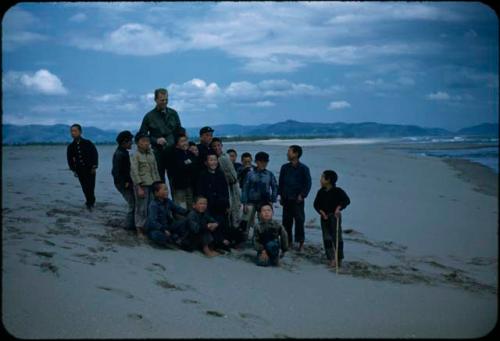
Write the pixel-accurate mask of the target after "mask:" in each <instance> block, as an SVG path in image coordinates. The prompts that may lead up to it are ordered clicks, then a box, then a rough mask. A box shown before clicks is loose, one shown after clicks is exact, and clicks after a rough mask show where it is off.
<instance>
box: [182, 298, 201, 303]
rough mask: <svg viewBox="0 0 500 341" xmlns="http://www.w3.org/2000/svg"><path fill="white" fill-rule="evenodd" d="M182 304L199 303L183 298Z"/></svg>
mask: <svg viewBox="0 0 500 341" xmlns="http://www.w3.org/2000/svg"><path fill="white" fill-rule="evenodd" d="M182 303H186V304H200V302H198V301H197V300H192V299H189V298H184V299H183V300H182Z"/></svg>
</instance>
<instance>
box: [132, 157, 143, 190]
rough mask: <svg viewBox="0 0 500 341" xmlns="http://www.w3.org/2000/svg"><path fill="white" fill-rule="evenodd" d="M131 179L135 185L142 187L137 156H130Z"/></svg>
mask: <svg viewBox="0 0 500 341" xmlns="http://www.w3.org/2000/svg"><path fill="white" fill-rule="evenodd" d="M130 177H131V178H132V182H133V183H134V185H140V184H141V183H142V181H141V178H140V177H139V169H138V161H137V154H134V155H132V156H130Z"/></svg>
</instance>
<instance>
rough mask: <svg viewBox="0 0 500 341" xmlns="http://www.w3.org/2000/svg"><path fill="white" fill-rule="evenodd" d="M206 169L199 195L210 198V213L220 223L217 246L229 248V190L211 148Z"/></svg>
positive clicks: (202, 174) (201, 175) (201, 180)
mask: <svg viewBox="0 0 500 341" xmlns="http://www.w3.org/2000/svg"><path fill="white" fill-rule="evenodd" d="M205 166H206V169H205V170H203V171H202V172H201V173H200V176H199V178H198V185H197V186H196V187H197V195H202V196H204V197H205V198H207V200H208V213H209V214H210V215H211V216H212V217H214V218H215V220H216V221H217V222H218V223H219V227H218V230H219V231H220V234H219V236H220V238H218V239H216V240H215V244H216V246H217V247H221V248H223V249H227V247H228V246H229V244H230V242H229V238H230V237H229V234H230V233H229V231H228V229H229V221H228V214H229V190H228V186H227V181H226V177H225V176H224V173H223V172H222V171H221V170H220V169H219V167H218V166H219V162H218V159H217V155H216V154H215V152H213V151H212V150H210V151H209V152H208V154H207V156H206V160H205Z"/></svg>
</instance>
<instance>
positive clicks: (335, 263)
mask: <svg viewBox="0 0 500 341" xmlns="http://www.w3.org/2000/svg"><path fill="white" fill-rule="evenodd" d="M328 266H329V267H330V268H336V267H337V262H335V259H332V260H331V261H329V262H328Z"/></svg>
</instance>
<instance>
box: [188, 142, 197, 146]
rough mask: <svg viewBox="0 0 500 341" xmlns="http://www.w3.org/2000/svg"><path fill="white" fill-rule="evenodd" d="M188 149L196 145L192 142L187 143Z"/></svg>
mask: <svg viewBox="0 0 500 341" xmlns="http://www.w3.org/2000/svg"><path fill="white" fill-rule="evenodd" d="M188 143H189V147H192V146H195V147H196V143H194V142H193V141H189V142H188Z"/></svg>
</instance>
